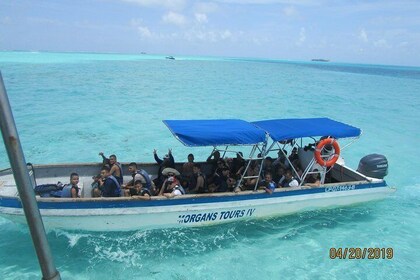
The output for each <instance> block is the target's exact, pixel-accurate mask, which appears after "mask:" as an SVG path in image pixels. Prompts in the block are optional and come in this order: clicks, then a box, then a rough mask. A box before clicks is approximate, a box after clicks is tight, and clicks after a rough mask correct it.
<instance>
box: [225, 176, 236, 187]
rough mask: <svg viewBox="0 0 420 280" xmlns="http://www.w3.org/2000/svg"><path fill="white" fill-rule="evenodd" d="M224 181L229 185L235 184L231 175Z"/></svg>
mask: <svg viewBox="0 0 420 280" xmlns="http://www.w3.org/2000/svg"><path fill="white" fill-rule="evenodd" d="M226 183H227V184H228V185H229V186H234V185H235V184H236V180H235V179H234V178H232V177H229V178H227V180H226Z"/></svg>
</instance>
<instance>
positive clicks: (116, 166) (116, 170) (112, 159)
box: [99, 152, 123, 185]
mask: <svg viewBox="0 0 420 280" xmlns="http://www.w3.org/2000/svg"><path fill="white" fill-rule="evenodd" d="M99 155H100V156H101V157H102V159H103V162H104V163H105V162H108V163H109V168H110V173H111V175H112V176H114V177H115V179H117V181H118V183H119V184H120V185H121V184H122V183H123V170H122V166H121V163H119V162H117V156H116V155H110V156H109V159H107V158H106V157H105V156H104V153H103V152H100V153H99Z"/></svg>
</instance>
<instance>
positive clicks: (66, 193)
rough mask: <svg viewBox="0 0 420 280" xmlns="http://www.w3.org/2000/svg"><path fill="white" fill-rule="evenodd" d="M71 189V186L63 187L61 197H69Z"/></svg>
mask: <svg viewBox="0 0 420 280" xmlns="http://www.w3.org/2000/svg"><path fill="white" fill-rule="evenodd" d="M72 187H73V186H72V185H71V184H68V185H65V186H64V188H63V190H62V191H61V197H71V189H72Z"/></svg>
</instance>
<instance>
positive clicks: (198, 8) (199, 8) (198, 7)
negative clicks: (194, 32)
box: [194, 2, 219, 14]
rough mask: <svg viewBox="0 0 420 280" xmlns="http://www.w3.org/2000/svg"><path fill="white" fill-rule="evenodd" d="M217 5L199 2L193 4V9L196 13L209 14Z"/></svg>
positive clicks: (215, 9) (216, 8)
mask: <svg viewBox="0 0 420 280" xmlns="http://www.w3.org/2000/svg"><path fill="white" fill-rule="evenodd" d="M218 8H219V6H218V5H217V4H216V3H211V2H199V3H196V4H195V5H194V11H195V12H197V13H203V14H210V13H214V12H216V11H217V10H218Z"/></svg>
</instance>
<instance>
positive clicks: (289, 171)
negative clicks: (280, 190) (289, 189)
mask: <svg viewBox="0 0 420 280" xmlns="http://www.w3.org/2000/svg"><path fill="white" fill-rule="evenodd" d="M284 176H285V177H286V178H287V179H291V178H292V177H293V173H292V170H290V169H287V170H286V174H285V175H284Z"/></svg>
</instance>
